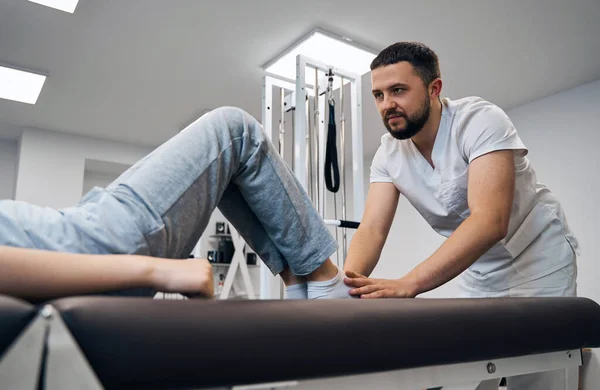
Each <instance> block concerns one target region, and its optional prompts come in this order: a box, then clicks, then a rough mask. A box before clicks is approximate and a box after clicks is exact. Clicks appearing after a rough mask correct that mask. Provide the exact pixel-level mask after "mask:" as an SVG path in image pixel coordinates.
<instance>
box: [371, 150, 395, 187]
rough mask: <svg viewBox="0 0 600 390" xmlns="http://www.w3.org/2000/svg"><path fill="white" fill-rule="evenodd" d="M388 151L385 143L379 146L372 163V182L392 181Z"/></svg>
mask: <svg viewBox="0 0 600 390" xmlns="http://www.w3.org/2000/svg"><path fill="white" fill-rule="evenodd" d="M387 160H388V159H387V153H386V151H385V148H384V147H383V145H381V146H379V149H377V152H375V156H374V157H373V162H372V163H371V177H370V182H371V183H391V182H392V178H391V176H390V174H389V173H388V171H387V168H386V163H387Z"/></svg>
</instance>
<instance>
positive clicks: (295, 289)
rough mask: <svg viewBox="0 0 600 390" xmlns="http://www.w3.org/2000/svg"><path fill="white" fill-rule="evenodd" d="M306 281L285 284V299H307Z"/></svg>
mask: <svg viewBox="0 0 600 390" xmlns="http://www.w3.org/2000/svg"><path fill="white" fill-rule="evenodd" d="M307 298H308V293H307V291H306V282H304V283H300V284H293V285H291V286H285V299H307Z"/></svg>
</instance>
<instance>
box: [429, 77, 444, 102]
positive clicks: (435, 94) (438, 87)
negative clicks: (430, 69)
mask: <svg viewBox="0 0 600 390" xmlns="http://www.w3.org/2000/svg"><path fill="white" fill-rule="evenodd" d="M442 85H443V83H442V79H440V78H439V77H438V78H437V79H435V80H433V81H432V82H431V84H429V97H430V98H431V99H434V100H437V99H439V97H440V95H441V94H442Z"/></svg>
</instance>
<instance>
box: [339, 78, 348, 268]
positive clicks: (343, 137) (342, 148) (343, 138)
mask: <svg viewBox="0 0 600 390" xmlns="http://www.w3.org/2000/svg"><path fill="white" fill-rule="evenodd" d="M341 81H342V85H341V87H340V109H341V112H340V144H341V145H340V152H341V156H340V160H341V161H340V162H341V171H342V172H341V187H342V219H343V220H346V219H347V218H346V126H345V125H346V118H345V116H344V115H345V114H344V112H345V111H346V110H345V108H344V78H343V77H342V78H341ZM342 248H343V250H342V254H343V257H342V261H345V260H346V252H347V248H348V244H347V236H346V228H342Z"/></svg>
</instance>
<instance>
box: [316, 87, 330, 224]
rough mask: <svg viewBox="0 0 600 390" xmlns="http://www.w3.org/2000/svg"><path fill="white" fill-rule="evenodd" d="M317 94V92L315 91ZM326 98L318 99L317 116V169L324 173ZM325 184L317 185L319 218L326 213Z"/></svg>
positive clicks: (323, 216)
mask: <svg viewBox="0 0 600 390" xmlns="http://www.w3.org/2000/svg"><path fill="white" fill-rule="evenodd" d="M315 91H318V89H315ZM317 94H318V92H317ZM326 100H327V98H326V97H324V98H322V99H319V100H318V101H319V113H320V114H321V115H320V118H319V171H320V172H323V174H324V172H325V171H324V168H325V152H326V150H327V148H326V147H325V144H326V142H327V135H326V133H325V118H326V117H327V115H326V114H325V102H326ZM325 194H326V192H325V186H324V185H323V183H321V185H319V199H320V200H319V202H320V203H321V209H320V212H321V218H323V219H325V215H326V211H327V202H326V198H325Z"/></svg>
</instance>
